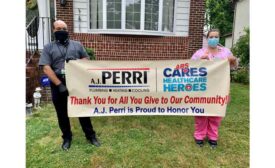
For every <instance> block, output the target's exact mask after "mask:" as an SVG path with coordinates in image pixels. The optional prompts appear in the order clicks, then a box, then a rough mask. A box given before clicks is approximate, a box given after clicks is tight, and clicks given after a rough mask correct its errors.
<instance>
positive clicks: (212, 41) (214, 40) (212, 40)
mask: <svg viewBox="0 0 275 168" xmlns="http://www.w3.org/2000/svg"><path fill="white" fill-rule="evenodd" d="M219 41H220V38H217V37H213V38H208V46H210V47H213V48H215V47H217V45H218V44H219Z"/></svg>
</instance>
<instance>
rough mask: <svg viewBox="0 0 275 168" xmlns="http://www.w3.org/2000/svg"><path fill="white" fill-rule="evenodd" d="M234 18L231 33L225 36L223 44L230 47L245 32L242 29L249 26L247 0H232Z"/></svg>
mask: <svg viewBox="0 0 275 168" xmlns="http://www.w3.org/2000/svg"><path fill="white" fill-rule="evenodd" d="M233 4H234V20H233V30H232V33H227V34H226V35H224V36H225V46H227V47H228V48H231V47H232V46H233V45H234V44H236V43H237V41H238V40H239V38H240V37H241V36H243V35H244V34H245V31H244V29H245V28H249V0H233Z"/></svg>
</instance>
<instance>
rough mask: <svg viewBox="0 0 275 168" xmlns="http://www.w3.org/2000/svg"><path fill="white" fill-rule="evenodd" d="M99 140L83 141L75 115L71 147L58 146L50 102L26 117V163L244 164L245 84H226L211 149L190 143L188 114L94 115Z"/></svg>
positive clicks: (77, 166)
mask: <svg viewBox="0 0 275 168" xmlns="http://www.w3.org/2000/svg"><path fill="white" fill-rule="evenodd" d="M92 121H93V125H94V128H95V130H96V132H97V135H98V138H99V140H100V142H101V143H102V146H101V147H99V148H96V147H94V146H93V145H91V144H89V143H88V141H87V140H86V138H85V136H84V133H83V132H82V130H81V127H80V124H79V122H78V119H76V118H72V119H71V126H72V132H73V135H74V136H73V141H72V146H71V149H70V150H69V151H67V152H65V151H62V149H61V147H60V145H61V143H62V138H61V131H60V130H59V128H58V124H57V118H56V114H55V111H54V108H53V106H52V105H51V104H48V105H45V106H44V107H43V108H42V109H41V110H39V111H36V112H35V113H34V114H33V115H32V116H30V117H27V120H26V127H27V128H26V129H27V135H26V143H27V144H26V147H27V149H26V152H27V158H26V162H27V163H26V165H27V167H28V168H47V167H50V168H52V167H54V168H55V167H56V168H63V167H64V168H83V167H99V168H103V167H104V168H105V167H107V168H109V167H126V168H128V167H145V168H147V167H172V168H175V167H180V168H185V167H195V168H196V167H199V168H204V167H229V168H239V167H249V86H247V85H241V84H235V83H233V84H232V85H231V103H230V105H229V106H228V110H227V115H226V117H225V118H224V120H223V121H222V125H221V127H220V131H219V133H220V138H219V142H218V143H219V145H218V148H217V149H214V150H213V149H211V148H210V147H209V145H208V144H206V145H205V146H204V147H203V148H199V147H197V146H196V145H195V144H194V139H193V131H194V118H193V117H174V116H135V117H133V116H129V117H128V116H123V117H97V118H94V119H93V120H92Z"/></svg>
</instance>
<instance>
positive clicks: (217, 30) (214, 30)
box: [206, 29, 220, 38]
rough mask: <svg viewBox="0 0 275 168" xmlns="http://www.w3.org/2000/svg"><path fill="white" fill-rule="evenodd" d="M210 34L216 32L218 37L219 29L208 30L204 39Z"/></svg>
mask: <svg viewBox="0 0 275 168" xmlns="http://www.w3.org/2000/svg"><path fill="white" fill-rule="evenodd" d="M211 32H218V33H219V36H220V30H219V29H210V30H209V31H208V33H207V35H206V38H208V37H209V34H210V33H211Z"/></svg>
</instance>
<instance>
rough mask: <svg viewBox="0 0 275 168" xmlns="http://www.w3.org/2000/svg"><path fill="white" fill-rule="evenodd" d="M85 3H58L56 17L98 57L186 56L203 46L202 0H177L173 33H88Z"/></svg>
mask: <svg viewBox="0 0 275 168" xmlns="http://www.w3.org/2000/svg"><path fill="white" fill-rule="evenodd" d="M85 2H86V8H88V5H87V4H88V1H87V0H74V1H73V0H68V1H67V5H66V7H61V6H60V4H59V3H57V19H61V20H64V21H65V22H66V23H67V24H68V30H69V33H70V37H71V38H72V39H74V40H79V41H80V42H81V43H82V44H83V45H84V46H85V47H91V48H94V50H95V54H96V59H97V60H159V59H189V58H190V57H191V56H192V54H193V53H194V52H195V51H196V50H197V49H199V48H201V46H202V39H203V38H202V36H203V25H204V7H205V1H204V0H177V1H176V9H175V13H176V17H175V30H176V36H148V35H147V36H145V35H117V34H116V35H115V34H108V35H107V34H91V33H87V27H88V24H87V20H88V19H87V18H88V10H87V9H85V5H84V4H85ZM79 9H80V10H81V12H80V14H79ZM85 11H87V12H85ZM79 16H80V17H81V23H79V21H78V17H79ZM85 17H86V19H85ZM85 26H86V27H85ZM79 27H80V29H79ZM85 29H86V30H85Z"/></svg>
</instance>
